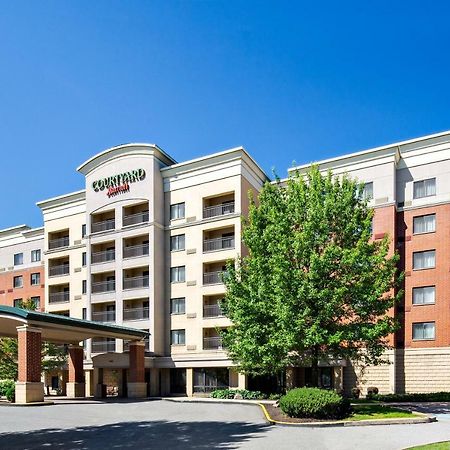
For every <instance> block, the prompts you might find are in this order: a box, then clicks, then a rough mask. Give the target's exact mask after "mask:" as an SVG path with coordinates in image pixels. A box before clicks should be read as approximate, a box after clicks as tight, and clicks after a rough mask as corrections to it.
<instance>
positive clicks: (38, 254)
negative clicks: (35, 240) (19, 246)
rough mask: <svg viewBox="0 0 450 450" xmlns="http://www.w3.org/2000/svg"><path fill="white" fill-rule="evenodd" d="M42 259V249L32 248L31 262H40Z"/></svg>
mask: <svg viewBox="0 0 450 450" xmlns="http://www.w3.org/2000/svg"><path fill="white" fill-rule="evenodd" d="M40 260H41V250H31V262H38V261H40Z"/></svg>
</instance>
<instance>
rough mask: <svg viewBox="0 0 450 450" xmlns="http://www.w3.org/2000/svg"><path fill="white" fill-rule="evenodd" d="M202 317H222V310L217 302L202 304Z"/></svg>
mask: <svg viewBox="0 0 450 450" xmlns="http://www.w3.org/2000/svg"><path fill="white" fill-rule="evenodd" d="M203 317H223V312H222V310H221V309H220V306H219V305H218V304H213V305H203Z"/></svg>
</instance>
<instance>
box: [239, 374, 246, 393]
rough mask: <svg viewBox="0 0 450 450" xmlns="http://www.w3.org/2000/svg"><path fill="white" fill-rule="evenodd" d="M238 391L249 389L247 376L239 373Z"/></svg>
mask: <svg viewBox="0 0 450 450" xmlns="http://www.w3.org/2000/svg"><path fill="white" fill-rule="evenodd" d="M238 389H247V375H245V373H238Z"/></svg>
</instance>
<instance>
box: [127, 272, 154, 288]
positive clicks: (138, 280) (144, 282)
mask: <svg viewBox="0 0 450 450" xmlns="http://www.w3.org/2000/svg"><path fill="white" fill-rule="evenodd" d="M148 286H149V276H148V275H144V276H140V277H129V278H124V279H123V288H124V289H139V288H147V287H148Z"/></svg>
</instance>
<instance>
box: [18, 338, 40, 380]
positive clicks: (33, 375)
mask: <svg viewBox="0 0 450 450" xmlns="http://www.w3.org/2000/svg"><path fill="white" fill-rule="evenodd" d="M18 344H19V351H18V353H19V361H18V369H19V376H18V381H30V382H39V381H41V351H42V340H41V333H39V332H34V331H28V330H24V331H19V333H18Z"/></svg>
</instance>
